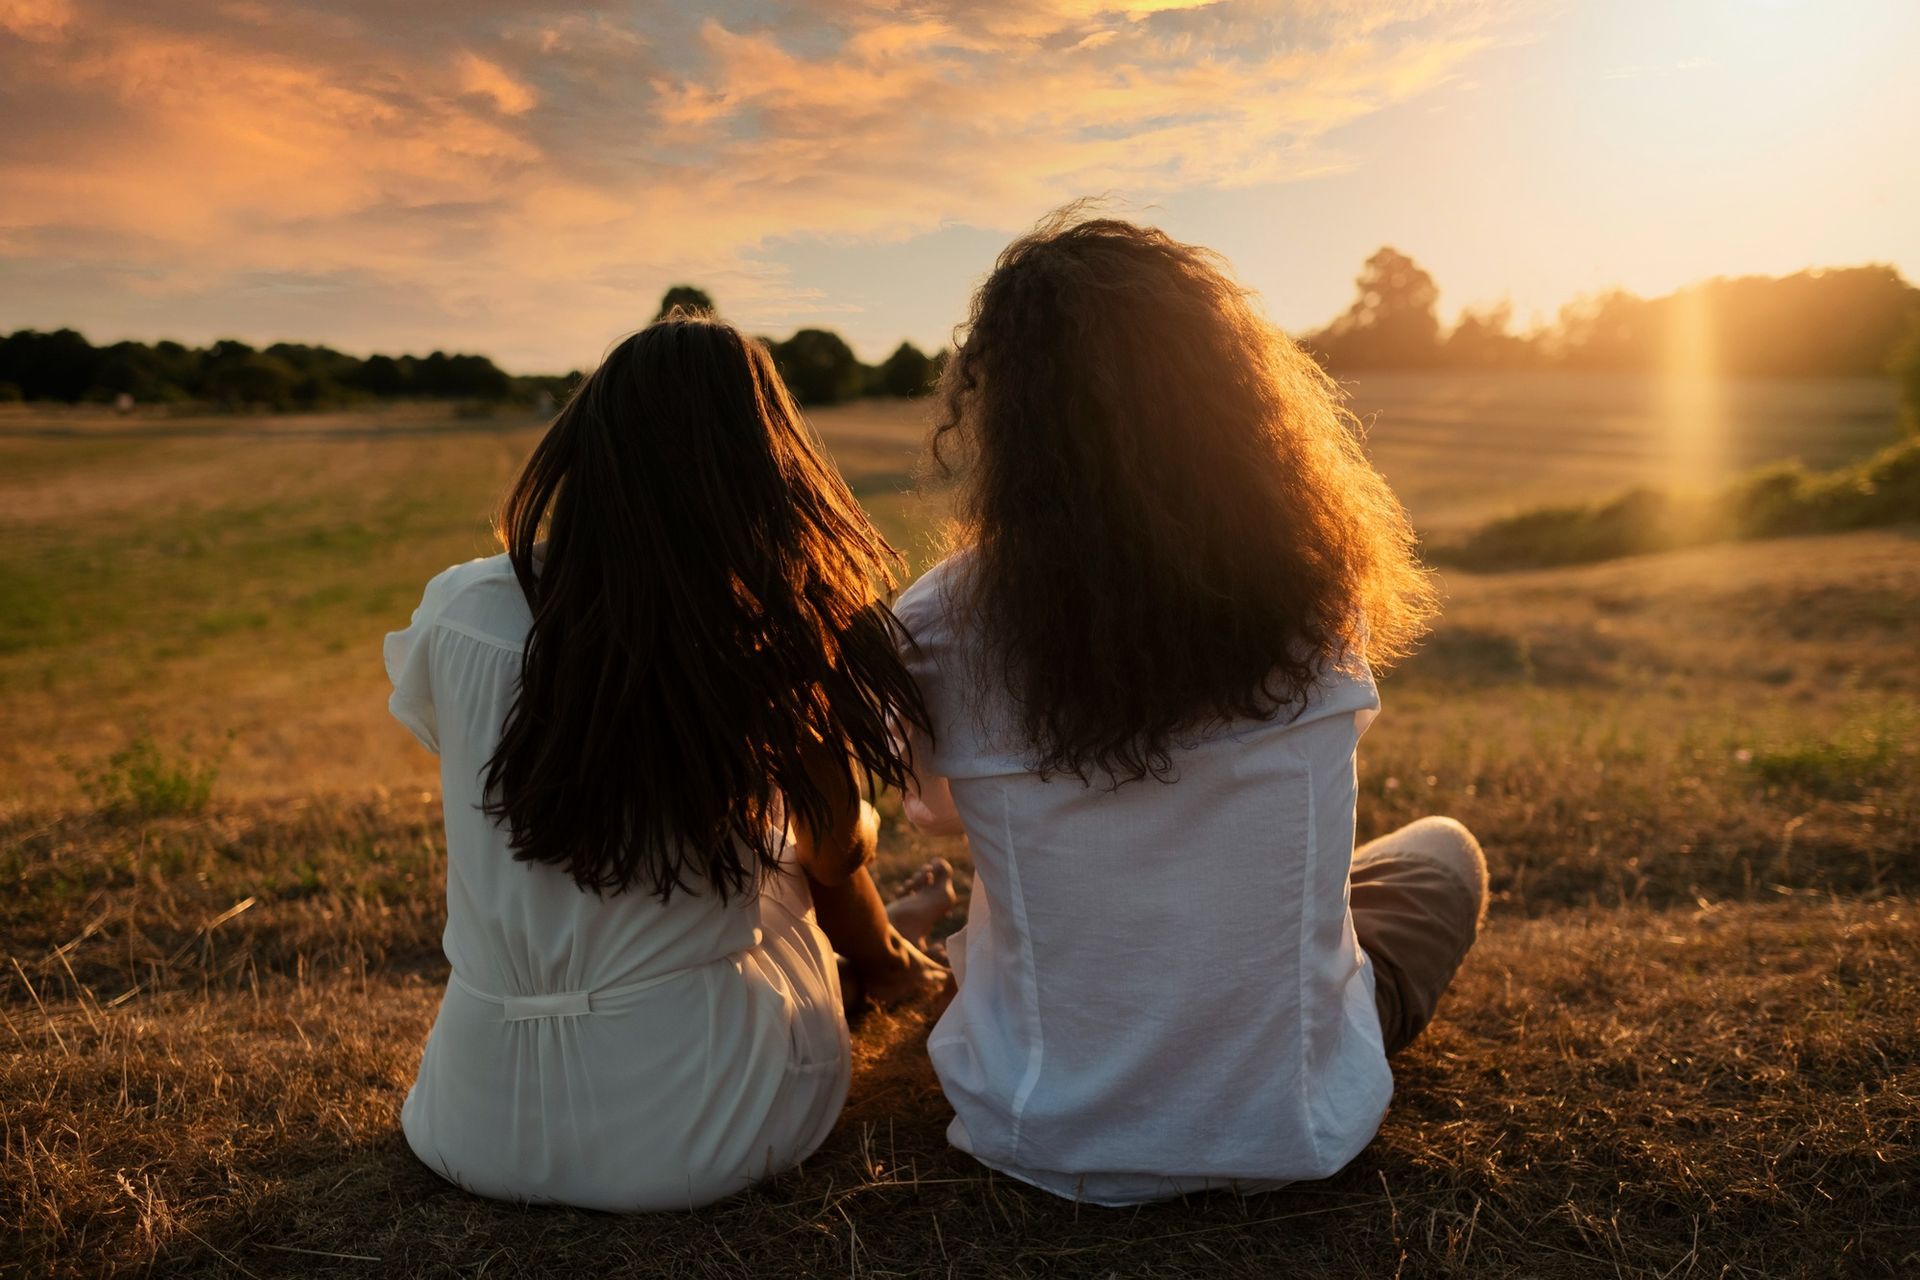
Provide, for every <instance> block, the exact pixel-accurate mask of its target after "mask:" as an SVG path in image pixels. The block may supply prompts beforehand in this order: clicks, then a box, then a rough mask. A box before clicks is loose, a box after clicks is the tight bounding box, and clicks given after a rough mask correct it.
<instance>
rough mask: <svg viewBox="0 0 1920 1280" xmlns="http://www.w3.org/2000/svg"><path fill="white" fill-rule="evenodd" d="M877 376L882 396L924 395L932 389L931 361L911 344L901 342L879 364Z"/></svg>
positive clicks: (932, 373)
mask: <svg viewBox="0 0 1920 1280" xmlns="http://www.w3.org/2000/svg"><path fill="white" fill-rule="evenodd" d="M879 375H880V377H879V383H880V392H881V394H883V395H889V396H921V395H925V394H926V393H927V392H928V391H930V390H932V388H933V377H934V369H933V361H932V360H929V359H928V358H927V355H926V353H925V352H923V351H921V350H920V348H918V347H916V346H914V345H913V344H912V343H911V342H903V343H901V344H900V345H899V346H897V347H895V348H894V349H893V354H892V355H890V356H888V357H887V358H886V359H885V360H883V361H881V362H880V369H879Z"/></svg>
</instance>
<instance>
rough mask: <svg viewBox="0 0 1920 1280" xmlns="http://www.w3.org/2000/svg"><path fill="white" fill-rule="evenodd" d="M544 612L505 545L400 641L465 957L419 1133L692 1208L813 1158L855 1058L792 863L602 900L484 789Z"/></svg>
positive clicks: (422, 612)
mask: <svg viewBox="0 0 1920 1280" xmlns="http://www.w3.org/2000/svg"><path fill="white" fill-rule="evenodd" d="M530 621H531V617H530V614H529V612H528V609H527V604H526V601H525V598H524V597H523V595H522V594H521V591H520V587H519V584H518V582H517V581H516V580H515V578H514V576H513V571H512V569H511V567H510V566H509V565H508V563H507V560H506V557H505V556H495V557H492V558H491V559H485V560H475V561H473V562H471V563H468V564H463V565H457V566H455V567H454V568H451V569H448V570H447V571H446V572H444V573H442V574H440V575H439V576H438V577H436V578H434V579H433V581H431V582H430V583H428V584H427V588H426V593H425V596H424V598H423V599H422V600H421V602H420V607H419V609H418V610H416V611H415V613H414V615H413V622H412V625H411V626H409V627H408V628H407V629H406V630H404V631H397V632H394V633H392V634H391V635H389V636H387V638H386V664H387V672H388V675H389V676H390V677H391V679H392V681H393V697H392V700H391V702H390V704H389V706H390V708H391V710H392V712H393V714H394V716H395V717H396V718H398V719H399V720H400V721H401V723H403V724H405V725H406V726H407V727H408V728H409V729H411V730H413V732H414V734H415V736H417V737H418V738H419V739H420V741H421V742H422V743H424V744H425V745H426V747H427V749H428V750H429V751H434V752H437V753H438V754H439V756H440V780H441V793H442V801H443V804H444V807H445V811H446V827H447V928H446V933H445V936H444V944H445V948H446V954H447V959H448V960H449V961H450V962H452V965H453V974H452V978H451V980H450V981H449V982H448V984H447V991H446V995H445V996H444V997H443V998H442V1000H441V1004H440V1012H439V1016H438V1017H437V1018H436V1019H435V1020H434V1024H433V1032H432V1034H431V1035H430V1036H429V1037H428V1040H427V1046H426V1052H425V1054H424V1055H423V1056H422V1058H421V1061H420V1075H419V1078H418V1079H417V1080H416V1081H415V1082H414V1086H413V1090H412V1092H411V1093H409V1094H408V1095H407V1100H406V1105H405V1107H404V1108H403V1110H402V1112H401V1125H402V1127H403V1128H404V1129H405V1131H406V1135H407V1141H408V1142H409V1143H410V1144H411V1145H412V1147H413V1150H414V1152H415V1153H416V1154H418V1155H419V1157H420V1158H421V1159H422V1160H423V1161H425V1162H426V1163H427V1164H428V1165H430V1166H431V1167H433V1168H434V1169H436V1170H438V1171H439V1172H440V1173H441V1174H442V1175H444V1176H445V1177H446V1178H448V1179H449V1180H451V1181H453V1182H456V1183H458V1184H459V1185H461V1186H463V1187H466V1188H468V1189H469V1190H472V1191H475V1192H478V1193H480V1194H482V1195H487V1196H493V1197H496V1198H499V1199H505V1200H520V1201H532V1202H557V1203H564V1204H571V1205H580V1206H583V1207H586V1208H594V1209H608V1210H615V1211H630V1210H641V1209H685V1208H689V1207H693V1206H698V1205H702V1204H706V1203H709V1202H711V1201H713V1200H717V1199H719V1198H721V1197H723V1196H726V1195H729V1194H731V1193H733V1192H736V1191H739V1190H741V1189H742V1188H744V1187H746V1186H748V1185H749V1184H750V1183H752V1182H754V1181H755V1180H757V1179H759V1178H762V1177H765V1176H766V1175H768V1174H771V1173H775V1172H778V1171H780V1170H783V1169H787V1168H790V1167H792V1166H793V1165H795V1164H797V1163H799V1162H800V1161H801V1160H802V1159H804V1158H805V1157H806V1156H807V1155H808V1154H810V1153H811V1152H812V1151H813V1150H814V1148H816V1147H817V1146H819V1144H820V1142H821V1141H822V1140H823V1139H824V1138H825V1137H826V1135H827V1131H828V1130H829V1129H831V1128H832V1126H833V1122H834V1120H835V1118H836V1117H837V1116H838V1115H839V1113H840V1107H841V1104H842V1103H843V1102H844V1101H845V1100H846V1093H847V1082H848V1076H849V1073H850V1069H851V1055H850V1053H849V1048H848V1040H847V1027H846V1022H845V1020H844V1018H843V1016H842V1013H841V1006H840V985H839V975H838V972H837V970H836V969H835V966H834V959H833V952H832V948H831V947H830V946H829V945H828V943H827V940H826V937H825V935H824V934H822V933H821V932H820V929H819V927H818V925H817V924H816V923H815V922H814V916H813V908H812V903H811V900H810V899H809V896H808V893H807V889H806V885H805V881H804V879H802V878H801V877H800V875H799V874H798V872H797V871H792V870H789V871H788V872H786V873H784V874H782V875H779V876H777V877H774V878H773V879H772V882H771V883H769V885H768V886H767V887H766V889H765V890H763V892H762V893H761V894H760V895H759V896H758V897H757V898H755V897H751V896H749V897H747V898H746V899H745V900H734V901H731V902H729V903H728V904H726V905H724V906H722V905H720V904H719V903H718V902H717V901H715V900H714V899H713V898H712V897H711V896H701V895H697V894H691V893H680V892H676V893H675V894H674V895H673V898H672V900H671V901H670V902H668V903H666V904H662V903H661V902H660V900H659V899H658V898H656V897H653V896H651V895H649V894H648V893H647V892H646V891H645V890H644V889H636V890H634V891H631V892H628V893H623V894H618V895H614V896H610V897H600V896H597V895H595V894H593V893H589V892H584V891H582V890H581V889H579V888H577V887H575V885H574V883H573V881H572V880H571V879H570V878H569V877H568V875H567V873H566V871H565V870H563V869H562V868H560V867H556V866H551V865H547V864H545V863H532V862H519V861H516V860H515V859H514V858H513V855H512V853H511V852H510V851H509V849H508V845H507V833H506V831H505V829H504V828H503V827H501V826H499V825H496V824H495V823H494V822H493V821H492V820H490V819H489V818H488V817H487V816H486V815H485V814H484V813H483V812H481V809H480V803H481V798H482V771H483V769H484V766H485V762H486V760H487V758H488V756H489V755H491V754H492V752H493V750H494V747H495V745H496V744H497V742H498V741H499V735H500V731H501V728H502V726H503V724H504V721H505V718H506V714H507V709H508V707H509V705H510V704H511V702H512V699H513V695H514V690H515V688H516V686H517V684H518V682H519V672H520V658H521V652H522V648H523V646H524V644H525V641H526V635H527V629H528V626H529V624H530Z"/></svg>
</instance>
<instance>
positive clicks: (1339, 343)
mask: <svg viewBox="0 0 1920 1280" xmlns="http://www.w3.org/2000/svg"><path fill="white" fill-rule="evenodd" d="M1353 283H1354V287H1355V290H1356V296H1355V298H1354V300H1353V305H1352V306H1350V307H1348V308H1347V310H1346V312H1345V313H1344V314H1342V315H1341V316H1340V317H1339V318H1338V319H1336V320H1335V321H1334V322H1333V323H1332V324H1330V325H1328V326H1327V327H1326V328H1325V329H1323V330H1321V331H1320V332H1319V333H1317V334H1313V335H1311V336H1309V337H1308V338H1307V339H1306V344H1307V345H1308V346H1309V347H1310V348H1312V349H1313V350H1315V351H1318V352H1320V353H1321V354H1322V355H1323V356H1324V357H1325V358H1326V359H1327V361H1328V362H1329V363H1331V364H1335V365H1345V366H1349V367H1353V368H1361V367H1373V368H1379V367H1383V366H1384V367H1390V368H1421V367H1424V366H1427V365H1431V364H1433V363H1435V362H1436V360H1437V359H1438V358H1439V354H1440V318H1439V315H1438V313H1437V312H1436V310H1435V307H1436V305H1437V304H1438V303H1439V301H1440V289H1439V286H1438V285H1436V284H1434V282H1433V277H1432V276H1430V275H1428V274H1427V273H1426V272H1425V271H1423V270H1421V268H1420V264H1419V263H1417V262H1415V261H1414V260H1413V259H1412V258H1409V257H1408V256H1407V255H1406V254H1404V253H1401V252H1400V251H1399V250H1398V249H1393V248H1383V249H1380V250H1379V251H1377V252H1376V253H1375V254H1374V255H1373V256H1372V257H1371V258H1368V259H1367V262H1366V265H1365V266H1364V267H1363V268H1362V269H1361V271H1360V274H1359V276H1358V277H1356V278H1355V280H1354V282H1353Z"/></svg>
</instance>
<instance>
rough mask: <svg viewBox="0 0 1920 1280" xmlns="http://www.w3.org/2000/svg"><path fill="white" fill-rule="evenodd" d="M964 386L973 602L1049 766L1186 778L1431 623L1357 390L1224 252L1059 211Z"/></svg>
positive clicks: (962, 361)
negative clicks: (1217, 745)
mask: <svg viewBox="0 0 1920 1280" xmlns="http://www.w3.org/2000/svg"><path fill="white" fill-rule="evenodd" d="M941 395H942V398H943V401H944V411H945V412H944V417H943V420H942V422H941V423H940V425H939V426H938V427H937V428H936V431H935V436H934V445H935V452H936V456H938V457H939V459H940V461H941V464H942V467H943V469H944V471H945V473H946V474H947V475H949V476H957V478H958V480H959V494H958V500H959V513H958V514H959V516H960V526H961V530H962V533H961V537H962V539H963V541H964V542H965V543H966V544H968V545H970V547H971V551H972V554H971V557H970V567H969V568H968V570H967V574H966V587H965V590H964V591H963V593H962V596H961V598H962V599H963V600H964V601H965V602H966V603H967V605H968V607H969V608H970V609H971V610H972V612H973V614H974V616H975V617H976V618H977V620H978V623H979V625H980V627H981V630H982V633H983V635H984V636H985V637H986V639H987V650H988V657H989V659H990V669H989V670H988V671H987V672H986V673H985V674H986V675H987V677H988V678H991V679H999V680H1004V681H1005V682H1006V684H1007V686H1008V689H1009V691H1010V692H1011V693H1012V694H1013V696H1014V700H1015V703H1016V705H1017V706H1018V707H1019V711H1020V716H1021V721H1022V725H1023V728H1024V730H1025V733H1026V736H1027V737H1028V739H1029V740H1030V742H1031V745H1032V747H1033V751H1034V761H1033V763H1034V764H1035V766H1036V767H1037V768H1039V769H1040V770H1041V771H1043V772H1065V773H1071V774H1075V775H1077V776H1079V777H1081V778H1083V779H1087V780H1094V779H1102V780H1110V781H1112V782H1115V783H1118V782H1124V781H1128V780H1132V779H1138V778H1141V777H1145V776H1148V775H1153V776H1159V777H1166V776H1169V767H1170V763H1171V757H1170V752H1171V751H1172V749H1173V748H1174V747H1175V746H1176V745H1177V744H1178V742H1179V741H1180V740H1182V738H1183V737H1184V736H1185V735H1187V734H1189V733H1191V732H1193V731H1195V730H1199V729H1202V728H1204V727H1205V726H1206V725H1208V724H1210V723H1216V722H1219V721H1222V720H1227V719H1233V718H1240V717H1259V718H1268V717H1272V716H1274V715H1276V714H1282V713H1285V712H1287V711H1288V710H1289V709H1297V708H1298V707H1299V706H1300V705H1302V703H1303V701H1304V700H1305V698H1306V697H1307V695H1308V693H1309V691H1310V690H1311V688H1312V687H1313V685H1314V684H1315V683H1316V682H1317V681H1318V680H1319V679H1321V678H1322V677H1323V674H1324V672H1325V670H1326V669H1327V667H1328V666H1329V665H1333V664H1339V663H1342V662H1355V661H1357V660H1360V659H1362V658H1365V659H1367V660H1370V661H1372V662H1373V663H1374V664H1376V665H1379V664H1382V663H1386V662H1390V661H1392V660H1393V659H1395V658H1397V657H1400V656H1402V655H1404V653H1405V652H1406V651H1407V650H1408V649H1409V648H1410V647H1411V645H1412V644H1413V642H1414V641H1415V640H1417V638H1418V637H1419V635H1420V634H1421V633H1422V631H1423V630H1424V629H1425V624H1426V621H1427V619H1428V617H1429V616H1430V615H1431V613H1432V589H1431V586H1430V584H1429V582H1428V580H1427V577H1426V574H1425V572H1424V571H1423V570H1422V569H1421V568H1420V566H1419V565H1418V563H1417V561H1416V559H1415V557H1414V554H1413V546H1414V537H1413V533H1412V530H1411V528H1410V527H1409V525H1408V523H1407V520H1406V516H1405V514H1404V512H1403V511H1402V509H1401V507H1400V505H1399V503H1398V501H1397V500H1396V499H1395V498H1394V497H1393V494H1392V492H1391V491H1390V490H1389V489H1388V488H1387V486H1386V484H1385V482H1384V481H1383V480H1381V478H1380V477H1379V475H1378V474H1377V473H1376V472H1375V471H1374V470H1373V468H1372V467H1371V466H1370V465H1369V464H1368V463H1367V461H1366V459H1365V457H1364V455H1363V454H1362V453H1361V450H1360V447H1359V443H1358V440H1357V438H1356V435H1355V432H1354V430H1353V427H1354V424H1353V421H1352V419H1351V417H1350V415H1348V414H1347V413H1346V412H1345V411H1344V410H1343V409H1341V407H1340V402H1339V397H1338V393H1337V391H1336V389H1335V387H1334V386H1333V384H1332V383H1331V382H1330V381H1329V380H1328V378H1327V377H1326V375H1325V374H1324V373H1322V372H1321V370H1320V368H1319V367H1318V366H1317V365H1316V364H1314V362H1313V361H1312V360H1311V359H1309V358H1308V357H1307V356H1306V355H1305V354H1304V353H1302V352H1301V351H1300V350H1299V348H1298V347H1296V346H1295V345H1294V344H1293V343H1292V342H1290V341H1289V340H1288V339H1287V338H1286V337H1285V335H1283V334H1281V333H1280V332H1279V331H1278V330H1277V329H1275V328H1274V327H1273V326H1272V325H1271V324H1270V323H1269V322H1268V321H1267V320H1266V319H1265V318H1264V317H1263V316H1262V315H1261V314H1260V312H1259V310H1258V308H1257V306H1256V305H1255V303H1254V301H1253V299H1252V298H1251V296H1250V294H1249V293H1248V292H1247V291H1246V290H1245V289H1243V288H1241V287H1240V286H1239V285H1237V284H1235V283H1234V282H1233V280H1232V279H1231V277H1230V276H1229V275H1228V274H1227V271H1226V269H1225V266H1224V264H1223V263H1222V262H1221V261H1220V260H1219V259H1218V258H1217V257H1216V256H1215V255H1213V254H1212V253H1210V252H1209V251H1207V250H1205V249H1200V248H1196V247H1194V246H1191V245H1185V244H1181V243H1179V242H1177V241H1175V240H1173V239H1171V238H1170V237H1168V236H1167V235H1165V234H1164V233H1162V232H1160V231H1157V230H1152V229H1148V228H1143V227H1138V226H1134V225H1132V224H1131V223H1127V222H1122V221H1116V220H1112V219H1104V218H1097V219H1087V218H1082V217H1081V216H1080V215H1079V213H1078V211H1077V210H1076V209H1074V208H1072V207H1069V208H1068V209H1066V210H1063V211H1061V212H1060V213H1058V214H1056V215H1054V216H1053V217H1052V218H1050V219H1048V220H1047V221H1046V222H1044V223H1042V224H1041V226H1040V227H1039V228H1038V229H1037V230H1036V231H1034V232H1033V233H1031V234H1030V235H1027V236H1025V237H1023V238H1021V239H1019V240H1016V241H1015V242H1014V243H1013V244H1012V245H1010V246H1009V247H1008V248H1007V249H1006V251H1005V252H1004V253H1002V254H1001V256H1000V259H999V262H998V263H997V264H996V266H995V268H994V271H993V273H992V274H991V275H990V276H989V277H988V279H987V280H986V282H985V283H984V284H983V285H982V286H981V287H980V290H979V292H978V293H977V294H976V295H975V297H974V300H973V307H972V313H971V315H970V317H969V320H968V323H967V326H966V328H965V331H964V335H963V341H962V342H961V344H960V346H959V349H958V350H957V351H956V353H955V355H954V357H953V359H952V360H951V361H950V362H949V364H948V367H947V370H946V373H945V375H944V378H943V381H942V387H941Z"/></svg>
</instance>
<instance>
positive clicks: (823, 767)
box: [793, 743, 880, 885]
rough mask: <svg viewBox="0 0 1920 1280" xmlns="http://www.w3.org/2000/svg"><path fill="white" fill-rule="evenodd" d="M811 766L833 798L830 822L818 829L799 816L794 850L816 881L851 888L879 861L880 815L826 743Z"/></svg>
mask: <svg viewBox="0 0 1920 1280" xmlns="http://www.w3.org/2000/svg"><path fill="white" fill-rule="evenodd" d="M806 767H807V777H808V779H809V780H811V781H812V783H813V785H814V787H815V788H816V789H817V790H818V791H819V792H820V794H821V795H823V796H825V797H826V798H827V821H826V823H825V824H824V825H823V826H822V827H821V828H820V829H818V830H816V829H814V828H813V827H811V826H809V825H808V824H807V823H806V822H805V821H804V820H802V819H801V818H800V817H799V815H797V814H796V815H795V816H794V820H793V843H794V852H795V854H796V855H797V856H798V858H799V862H800V865H801V867H803V868H804V869H805V870H806V873H807V874H808V875H809V876H811V877H812V878H813V879H814V880H817V881H818V882H820V883H821V884H824V885H840V884H845V883H846V882H847V880H848V879H849V878H850V877H851V876H853V874H854V873H855V872H857V871H859V870H860V869H861V868H862V867H864V866H866V865H867V864H868V863H870V862H872V861H873V855H874V853H875V851H876V850H877V849H878V848H879V845H880V815H879V814H878V813H877V812H875V810H874V807H873V806H872V805H870V804H868V803H867V802H866V801H865V800H863V799H861V798H860V792H859V790H858V789H857V788H856V787H855V785H854V780H853V769H852V768H851V766H850V765H849V764H848V763H847V762H846V761H845V760H843V759H837V758H836V756H835V753H834V752H833V751H832V750H831V749H830V748H829V747H828V746H827V745H826V744H825V743H819V744H816V746H815V748H814V749H813V750H811V751H809V752H808V753H807V759H806Z"/></svg>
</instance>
